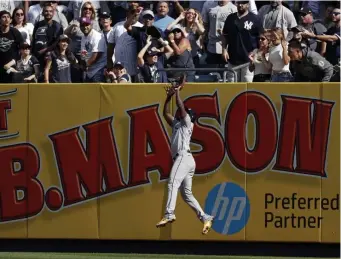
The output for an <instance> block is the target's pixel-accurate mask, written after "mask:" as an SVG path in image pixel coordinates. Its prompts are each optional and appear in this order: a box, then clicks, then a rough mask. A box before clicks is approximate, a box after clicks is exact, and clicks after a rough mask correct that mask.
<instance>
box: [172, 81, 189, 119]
mask: <svg viewBox="0 0 341 259" xmlns="http://www.w3.org/2000/svg"><path fill="white" fill-rule="evenodd" d="M175 98H176V105H177V106H178V108H179V111H180V118H181V119H183V118H185V117H186V115H187V112H186V109H185V105H184V103H183V101H182V100H181V97H180V88H179V87H178V88H175Z"/></svg>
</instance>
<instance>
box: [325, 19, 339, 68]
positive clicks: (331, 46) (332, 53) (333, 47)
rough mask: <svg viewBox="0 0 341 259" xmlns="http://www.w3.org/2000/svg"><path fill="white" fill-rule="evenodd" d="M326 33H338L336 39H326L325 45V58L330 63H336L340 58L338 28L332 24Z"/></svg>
mask: <svg viewBox="0 0 341 259" xmlns="http://www.w3.org/2000/svg"><path fill="white" fill-rule="evenodd" d="M326 34H327V35H335V34H336V35H338V36H339V37H338V40H337V41H332V42H330V41H328V42H327V47H326V59H327V60H328V61H329V62H330V63H331V64H332V65H336V64H337V63H338V60H339V59H340V28H336V26H333V27H331V28H329V30H328V31H327V32H326Z"/></svg>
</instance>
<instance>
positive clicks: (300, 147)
mask: <svg viewBox="0 0 341 259" xmlns="http://www.w3.org/2000/svg"><path fill="white" fill-rule="evenodd" d="M282 101H283V108H282V118H281V128H280V137H279V143H278V151H277V160H276V164H275V166H274V169H276V170H281V171H289V172H295V173H301V174H311V175H318V176H322V177H325V176H326V171H325V165H326V154H327V146H328V134H329V126H330V118H331V112H332V108H333V105H334V104H333V103H331V102H325V101H320V100H314V99H306V98H299V97H290V96H282ZM312 105H313V107H314V112H313V116H311V114H312ZM311 117H313V118H311ZM295 149H296V161H297V166H296V167H295V166H294V155H295Z"/></svg>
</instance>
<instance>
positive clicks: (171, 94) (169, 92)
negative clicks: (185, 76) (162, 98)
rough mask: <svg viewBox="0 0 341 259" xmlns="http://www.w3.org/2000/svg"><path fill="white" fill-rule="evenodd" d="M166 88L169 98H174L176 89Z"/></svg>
mask: <svg viewBox="0 0 341 259" xmlns="http://www.w3.org/2000/svg"><path fill="white" fill-rule="evenodd" d="M164 88H165V91H166V94H167V98H170V97H172V96H173V95H174V93H175V91H176V89H175V88H174V87H173V86H165V87H164Z"/></svg>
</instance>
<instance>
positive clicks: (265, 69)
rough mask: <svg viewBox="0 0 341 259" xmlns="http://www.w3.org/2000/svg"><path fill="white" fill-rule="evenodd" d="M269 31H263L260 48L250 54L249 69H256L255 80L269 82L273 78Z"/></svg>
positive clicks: (260, 37)
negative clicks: (270, 62) (270, 61)
mask: <svg viewBox="0 0 341 259" xmlns="http://www.w3.org/2000/svg"><path fill="white" fill-rule="evenodd" d="M269 36H270V35H269V33H268V32H263V33H262V34H260V36H259V48H258V49H255V50H254V51H253V52H251V54H250V55H249V59H250V65H249V70H250V71H251V72H253V71H254V76H253V82H269V81H270V79H271V65H270V64H269Z"/></svg>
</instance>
